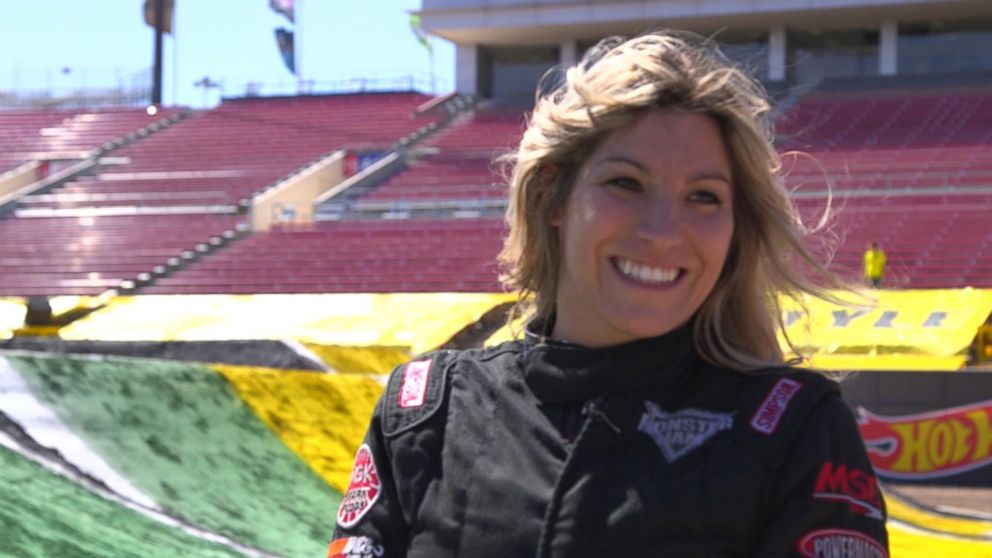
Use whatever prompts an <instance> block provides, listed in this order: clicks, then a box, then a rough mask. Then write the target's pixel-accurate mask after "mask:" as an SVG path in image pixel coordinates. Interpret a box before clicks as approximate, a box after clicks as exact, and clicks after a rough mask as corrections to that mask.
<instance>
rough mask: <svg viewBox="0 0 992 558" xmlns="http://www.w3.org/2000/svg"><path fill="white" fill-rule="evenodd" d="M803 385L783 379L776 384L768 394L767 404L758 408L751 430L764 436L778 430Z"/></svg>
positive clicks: (752, 420)
mask: <svg viewBox="0 0 992 558" xmlns="http://www.w3.org/2000/svg"><path fill="white" fill-rule="evenodd" d="M801 387H802V384H800V383H799V382H797V381H795V380H789V379H786V378H782V379H781V380H779V381H778V383H777V384H775V387H773V388H772V390H771V391H770V392H768V397H765V402H764V403H762V404H761V407H758V410H757V412H755V413H754V417H753V418H752V419H751V428H754V429H755V430H757V431H758V432H761V433H764V434H772V433H774V432H775V429H776V428H778V421H779V420H781V419H782V415H784V414H785V409H786V408H788V406H789V401H792V398H793V397H795V395H796V393H798V392H799V388H801Z"/></svg>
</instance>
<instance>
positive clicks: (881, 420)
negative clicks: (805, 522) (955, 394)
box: [858, 400, 992, 480]
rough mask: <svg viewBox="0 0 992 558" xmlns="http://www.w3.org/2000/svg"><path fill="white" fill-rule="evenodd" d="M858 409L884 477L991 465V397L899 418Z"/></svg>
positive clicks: (930, 474) (921, 475)
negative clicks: (964, 404) (981, 400)
mask: <svg viewBox="0 0 992 558" xmlns="http://www.w3.org/2000/svg"><path fill="white" fill-rule="evenodd" d="M858 411H859V414H860V417H859V419H858V426H859V427H860V429H861V436H862V437H863V438H864V440H865V445H866V446H867V447H868V455H869V457H870V458H871V461H872V465H874V467H875V472H876V473H877V474H878V475H879V476H881V477H883V478H892V479H905V480H922V479H933V478H938V477H948V476H952V475H957V474H960V473H964V472H966V471H971V470H974V469H978V468H979V467H984V466H986V465H989V464H992V400H988V401H983V402H980V403H973V404H971V405H966V406H962V407H954V408H951V409H943V410H940V411H934V412H930V413H922V414H917V415H905V416H898V417H884V416H880V415H875V414H872V413H871V412H869V411H867V410H865V409H864V408H859V409H858Z"/></svg>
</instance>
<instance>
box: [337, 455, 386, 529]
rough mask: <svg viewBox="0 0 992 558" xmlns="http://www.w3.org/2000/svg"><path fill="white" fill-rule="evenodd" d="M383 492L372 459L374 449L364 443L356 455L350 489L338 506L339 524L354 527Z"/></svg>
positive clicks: (349, 484)
mask: <svg viewBox="0 0 992 558" xmlns="http://www.w3.org/2000/svg"><path fill="white" fill-rule="evenodd" d="M381 493H382V483H381V482H380V481H379V471H377V470H376V468H375V461H373V460H372V450H371V449H369V446H368V444H362V447H360V448H358V454H356V455H355V466H354V467H353V468H352V470H351V482H350V483H348V491H347V492H345V494H344V498H342V499H341V506H340V507H339V508H338V525H340V526H341V527H344V528H348V527H354V526H355V524H356V523H358V521H359V520H360V519H361V518H362V517H364V516H365V514H366V513H367V512H368V511H369V510H370V509H371V508H372V504H375V501H376V500H378V499H379V494H381Z"/></svg>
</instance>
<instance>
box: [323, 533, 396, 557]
mask: <svg viewBox="0 0 992 558" xmlns="http://www.w3.org/2000/svg"><path fill="white" fill-rule="evenodd" d="M383 554H384V551H383V549H382V545H379V544H375V541H373V540H372V539H370V538H368V537H346V538H343V539H336V540H334V541H331V546H330V548H328V549H327V558H378V557H379V556H382V555H383Z"/></svg>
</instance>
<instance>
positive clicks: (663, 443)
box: [637, 401, 734, 463]
mask: <svg viewBox="0 0 992 558" xmlns="http://www.w3.org/2000/svg"><path fill="white" fill-rule="evenodd" d="M644 407H645V413H644V414H643V415H641V421H640V423H639V424H638V425H637V429H638V430H640V431H641V432H643V433H645V434H647V435H648V436H650V437H651V439H652V440H654V443H655V444H657V445H658V448H659V449H660V450H661V453H662V454H663V455H664V456H665V459H667V460H668V462H669V463H673V462H674V461H675V460H676V459H679V458H681V457H682V456H684V455H685V454H687V453H689V452H690V451H692V450H694V449H695V448H698V447H699V446H701V445H703V444H704V443H706V441H707V440H709V439H710V438H712V437H713V436H714V435H715V434H716V433H717V432H720V431H721V430H727V429H729V428H730V427H731V426H733V423H734V418H733V415H731V414H729V413H713V412H710V411H702V410H699V409H681V410H679V411H675V412H674V413H669V412H667V411H665V410H664V409H662V408H661V407H659V406H658V405H657V404H655V403H653V402H651V401H645V402H644Z"/></svg>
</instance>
